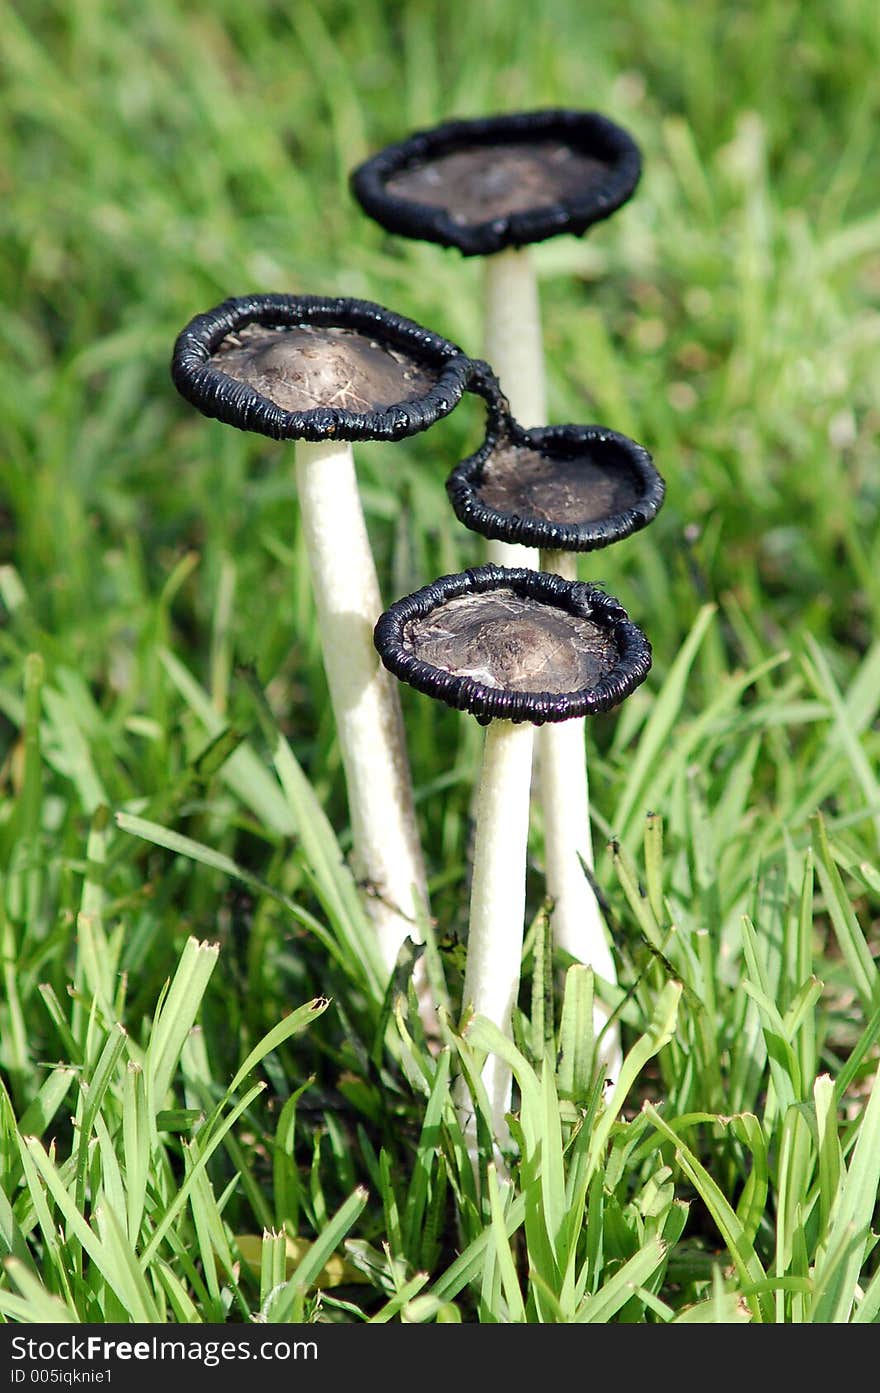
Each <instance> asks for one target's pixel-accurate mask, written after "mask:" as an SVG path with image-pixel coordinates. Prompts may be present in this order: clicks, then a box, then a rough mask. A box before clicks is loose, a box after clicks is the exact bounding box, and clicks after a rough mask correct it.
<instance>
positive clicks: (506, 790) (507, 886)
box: [462, 720, 534, 1142]
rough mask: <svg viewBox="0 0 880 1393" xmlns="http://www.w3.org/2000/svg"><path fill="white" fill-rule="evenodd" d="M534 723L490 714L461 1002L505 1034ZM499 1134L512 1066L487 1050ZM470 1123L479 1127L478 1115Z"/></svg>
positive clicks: (517, 941)
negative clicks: (493, 717) (509, 719)
mask: <svg viewBox="0 0 880 1393" xmlns="http://www.w3.org/2000/svg"><path fill="white" fill-rule="evenodd" d="M533 742H534V727H533V726H532V725H529V724H528V723H522V724H519V725H517V724H515V723H514V722H513V721H501V720H496V721H491V722H490V723H489V725H488V726H487V727H486V739H485V745H484V747H483V762H482V768H481V771H480V786H479V791H478V794H477V810H476V832H475V843H474V866H473V876H472V880H471V902H470V926H469V929H468V956H467V967H466V969H465V979H464V995H463V998H462V1004H463V1006H464V1008H465V1009H467V1008H468V1007H469V1006H470V1007H473V1010H474V1011H475V1012H476V1013H478V1014H479V1015H483V1016H487V1017H488V1019H489V1020H491V1021H492V1022H493V1024H494V1025H497V1026H498V1028H499V1030H502V1031H503V1032H504V1034H505V1035H510V1021H511V1014H512V1011H513V1007H514V1005H515V1003H516V997H517V992H518V990H519V980H520V966H521V961H522V943H523V929H524V926H525V905H526V854H527V842H528V831H529V786H530V783H531V773H532V746H533ZM482 1078H483V1083H484V1084H485V1087H486V1092H487V1093H488V1095H489V1104H490V1109H491V1116H492V1131H493V1134H494V1136H495V1139H496V1141H499V1142H503V1141H504V1140H505V1139H506V1137H507V1124H506V1123H505V1120H504V1114H505V1113H506V1112H507V1111H508V1110H509V1108H510V1097H511V1074H510V1068H509V1066H508V1065H506V1064H505V1063H504V1062H503V1061H502V1060H500V1059H498V1058H497V1057H496V1056H494V1055H490V1056H489V1058H488V1059H487V1061H486V1064H485V1067H484V1070H483V1075H482ZM465 1130H466V1133H468V1134H469V1135H470V1136H471V1137H473V1136H474V1135H475V1124H474V1122H473V1119H472V1118H471V1119H470V1120H466V1122H465Z"/></svg>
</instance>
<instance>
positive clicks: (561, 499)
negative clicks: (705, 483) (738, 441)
mask: <svg viewBox="0 0 880 1393" xmlns="http://www.w3.org/2000/svg"><path fill="white" fill-rule="evenodd" d="M470 387H471V390H473V391H476V392H478V393H479V394H480V395H482V396H484V397H485V398H486V401H487V405H488V423H487V429H486V438H485V440H484V441H483V444H482V445H481V446H480V448H479V450H477V452H476V453H475V454H473V455H470V456H468V458H467V459H465V460H462V461H461V463H460V464H458V465H456V467H455V469H453V471H452V473H451V474H450V475H449V477H448V479H447V480H446V491H447V493H448V495H449V499H450V501H451V503H452V506H453V508H454V510H455V515H456V517H457V518H458V519H459V521H460V522H463V523H464V524H465V526H466V527H469V528H471V529H472V531H474V532H480V533H482V535H483V536H484V537H490V538H492V539H493V540H497V541H502V542H519V543H522V544H523V545H525V546H529V547H540V548H541V549H543V550H545V551H550V550H558V551H593V550H595V549H596V548H598V547H604V546H608V545H609V543H611V542H617V541H620V540H621V538H623V537H628V536H629V535H630V534H631V533H632V532H638V531H639V530H640V529H641V528H643V527H646V526H647V525H648V523H649V522H650V521H651V520H652V518H654V517H656V515H657V513H658V512H659V510H660V507H661V505H662V503H663V498H664V494H665V485H664V482H663V479H662V478H661V476H660V475H659V474H658V472H657V470H656V469H655V467H654V463H653V460H652V459H651V456H650V455H649V454H648V451H647V450H645V449H644V448H643V446H641V445H638V444H636V442H635V441H634V440H630V439H629V438H628V436H625V435H620V434H619V433H618V432H617V431H613V430H608V429H607V428H606V427H604V426H596V425H583V426H581V425H559V426H545V427H541V428H537V427H536V428H535V429H533V430H524V429H523V427H522V426H520V425H519V424H518V422H516V421H515V420H513V418H512V417H511V416H510V415H509V414H508V412H507V410H506V402H505V400H504V398H503V397H502V396H501V394H500V389H499V387H498V383H497V380H496V379H495V377H494V375H493V374H492V372H491V370H490V369H489V368H488V365H487V364H484V363H481V362H479V360H475V362H474V370H473V372H472V374H471V379H470Z"/></svg>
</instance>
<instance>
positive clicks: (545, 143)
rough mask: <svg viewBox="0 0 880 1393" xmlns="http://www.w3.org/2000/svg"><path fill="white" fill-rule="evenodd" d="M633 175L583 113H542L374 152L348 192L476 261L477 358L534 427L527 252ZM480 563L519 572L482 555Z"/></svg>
mask: <svg viewBox="0 0 880 1393" xmlns="http://www.w3.org/2000/svg"><path fill="white" fill-rule="evenodd" d="M640 174H641V155H640V152H639V148H638V146H637V145H636V144H635V142H634V141H633V139H632V137H631V136H629V135H628V134H627V132H626V131H624V130H623V129H622V128H621V127H620V126H618V125H615V123H614V122H613V121H610V120H609V119H608V117H606V116H603V115H600V114H599V113H598V112H594V111H577V110H566V109H550V110H541V111H528V112H514V113H508V114H504V115H498V116H488V117H479V118H475V119H471V120H463V121H461V120H460V121H447V122H445V123H444V124H442V125H440V126H435V127H434V128H433V129H431V130H423V131H418V132H416V133H415V134H414V135H412V136H410V137H409V138H408V139H407V140H403V141H400V142H399V143H397V144H394V145H389V146H386V147H385V149H384V150H381V151H379V153H378V154H376V155H373V156H372V157H371V158H370V159H368V160H365V161H364V162H363V163H362V164H360V165H359V166H358V167H357V168H356V169H355V170H354V171H353V172H352V175H351V187H352V191H353V193H354V195H355V197H356V198H357V199H358V201H359V203H360V204H361V206H362V207H363V209H364V210H365V211H366V212H367V213H369V214H370V215H371V217H373V218H375V219H376V221H377V222H379V223H381V225H382V226H383V227H385V228H387V229H388V230H389V231H391V232H396V233H400V234H402V235H403V236H408V237H415V238H420V239H422V240H425V241H430V242H440V243H442V244H443V245H444V246H447V247H456V248H457V249H458V250H459V251H460V252H461V253H462V255H463V256H482V257H484V258H485V328H484V350H483V351H484V353H485V356H486V357H487V358H488V360H489V362H490V363H491V364H492V366H493V367H494V369H495V371H496V373H497V374H498V377H499V378H500V380H501V384H502V387H503V389H504V392H505V394H506V395H507V397H508V399H509V401H510V403H511V407H512V410H513V414H514V416H515V417H516V418H517V420H519V421H522V422H523V423H525V424H528V425H536V426H537V425H542V424H543V423H544V422H545V421H546V406H545V390H544V356H543V347H542V342H541V326H540V308H539V297H538V285H537V279H536V276H535V270H534V266H533V262H532V257H531V254H530V250H529V248H530V245H531V244H532V243H533V242H542V241H545V240H546V239H547V238H549V237H555V236H557V235H558V234H559V233H564V232H569V233H574V234H576V235H581V234H582V233H584V232H585V231H586V230H587V228H588V227H591V226H592V224H593V223H596V222H599V221H600V220H601V219H603V218H607V217H608V216H609V215H610V214H611V213H613V212H614V211H615V210H616V209H617V208H619V207H620V205H621V204H622V203H625V202H626V200H627V199H628V198H629V197H630V195H631V194H632V192H633V190H634V189H635V187H636V184H637V183H638V180H639V176H640ZM489 555H490V559H491V560H495V561H499V562H500V561H503V562H504V563H505V564H507V565H528V564H529V558H528V556H527V555H525V554H524V553H523V551H522V550H519V551H513V550H512V549H511V547H510V545H509V544H507V543H499V542H497V541H496V542H495V543H493V544H492V545H490V548H489Z"/></svg>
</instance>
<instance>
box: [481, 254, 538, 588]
mask: <svg viewBox="0 0 880 1393" xmlns="http://www.w3.org/2000/svg"><path fill="white" fill-rule="evenodd" d="M484 298H485V327H484V336H483V343H484V356H485V358H486V361H487V362H488V363H489V365H490V367H491V368H492V371H493V372H494V373H495V376H496V377H497V378H498V380H499V382H500V383H501V390H502V391H503V393H504V395H505V396H506V397H507V400H508V402H509V403H510V410H511V412H512V414H513V417H514V419H515V420H516V421H518V422H519V424H520V425H521V426H525V427H526V429H528V428H529V427H530V426H543V425H544V424H545V423H546V420H547V402H546V395H545V389H544V347H543V342H542V338H541V307H540V300H539V296H538V280H537V277H536V275H535V267H534V262H533V260H532V254H531V251H530V250H529V248H528V247H522V248H509V249H508V250H507V251H502V252H496V253H495V255H494V256H487V257H486V259H485V297H484ZM487 554H488V557H489V560H490V561H494V562H495V564H496V565H497V566H532V567H533V566H534V564H535V560H534V552H533V551H532V550H531V549H530V548H529V547H524V546H521V545H520V544H519V543H514V542H497V541H490V542H489V544H488V548H487Z"/></svg>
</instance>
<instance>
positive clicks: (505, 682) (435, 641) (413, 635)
mask: <svg viewBox="0 0 880 1393" xmlns="http://www.w3.org/2000/svg"><path fill="white" fill-rule="evenodd" d="M403 641H404V646H405V647H407V648H409V649H410V651H411V652H412V654H413V656H414V657H416V658H418V659H419V660H420V661H421V662H424V663H428V664H430V665H431V666H432V667H436V668H439V669H441V671H444V672H449V673H451V674H452V675H453V676H455V677H471V678H473V679H474V680H475V681H477V682H482V683H484V684H485V685H486V686H488V687H498V688H502V689H504V690H506V691H512V692H551V693H554V694H558V695H561V694H564V693H568V692H576V691H580V690H581V689H582V688H585V687H595V686H596V684H597V682H598V681H599V680H600V679H601V678H602V677H604V676H605V675H606V674H607V673H608V672H609V671H610V670H611V669H612V668H613V667H614V664H615V662H616V661H617V656H618V655H617V652H616V650H615V647H614V644H613V643H612V641H611V639H610V638H609V636H608V634H607V633H606V632H604V631H603V630H602V629H600V628H598V627H597V626H596V625H595V624H592V623H591V622H590V621H589V619H582V618H580V617H579V616H577V615H573V614H569V613H567V611H565V610H563V609H559V608H557V607H556V606H554V605H549V604H546V603H542V602H541V601H539V600H533V599H529V598H524V597H520V596H519V595H515V594H514V592H513V591H512V590H507V589H500V590H494V591H492V592H491V593H489V594H482V595H475V594H472V595H461V596H459V597H458V598H456V599H453V600H449V601H447V602H446V603H445V604H443V605H440V606H438V607H437V608H436V609H434V610H432V611H431V613H430V614H428V615H426V616H425V617H424V618H420V619H413V620H410V621H409V622H408V623H407V624H406V626H405V629H404V636H403Z"/></svg>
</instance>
